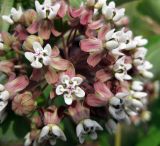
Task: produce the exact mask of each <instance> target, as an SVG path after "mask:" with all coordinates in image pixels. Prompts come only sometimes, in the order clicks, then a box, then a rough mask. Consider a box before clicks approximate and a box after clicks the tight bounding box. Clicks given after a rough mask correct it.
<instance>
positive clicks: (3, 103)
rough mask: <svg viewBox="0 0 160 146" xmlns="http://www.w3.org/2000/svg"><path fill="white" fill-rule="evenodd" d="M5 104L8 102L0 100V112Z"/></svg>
mask: <svg viewBox="0 0 160 146" xmlns="http://www.w3.org/2000/svg"><path fill="white" fill-rule="evenodd" d="M7 104H8V101H0V112H2V111H4V110H5V108H6V106H7Z"/></svg>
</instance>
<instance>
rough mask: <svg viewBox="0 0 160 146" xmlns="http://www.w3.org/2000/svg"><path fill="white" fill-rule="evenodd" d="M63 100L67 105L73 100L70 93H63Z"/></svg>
mask: <svg viewBox="0 0 160 146" xmlns="http://www.w3.org/2000/svg"><path fill="white" fill-rule="evenodd" d="M64 101H65V103H66V104H67V105H71V104H72V102H73V97H72V95H69V94H64Z"/></svg>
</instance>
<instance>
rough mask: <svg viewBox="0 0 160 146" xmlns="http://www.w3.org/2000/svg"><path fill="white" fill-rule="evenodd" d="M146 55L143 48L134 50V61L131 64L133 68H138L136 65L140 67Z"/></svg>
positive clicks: (145, 50)
mask: <svg viewBox="0 0 160 146" xmlns="http://www.w3.org/2000/svg"><path fill="white" fill-rule="evenodd" d="M146 54H147V49H146V48H144V47H139V48H137V49H136V52H135V53H134V56H133V57H134V60H133V63H134V65H135V66H138V65H142V64H143V62H144V61H145V57H146Z"/></svg>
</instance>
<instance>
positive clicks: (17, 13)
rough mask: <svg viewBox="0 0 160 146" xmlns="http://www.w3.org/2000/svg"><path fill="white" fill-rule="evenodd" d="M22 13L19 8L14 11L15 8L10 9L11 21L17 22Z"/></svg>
mask: <svg viewBox="0 0 160 146" xmlns="http://www.w3.org/2000/svg"><path fill="white" fill-rule="evenodd" d="M22 14H23V12H22V8H21V7H19V9H18V10H16V9H15V8H12V9H11V15H12V19H13V20H14V21H15V22H17V21H18V20H19V19H20V18H21V16H22Z"/></svg>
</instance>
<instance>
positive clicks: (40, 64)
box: [31, 60, 42, 68]
mask: <svg viewBox="0 0 160 146" xmlns="http://www.w3.org/2000/svg"><path fill="white" fill-rule="evenodd" d="M31 66H32V67H33V68H42V63H41V62H39V61H38V60H36V61H34V62H32V63H31Z"/></svg>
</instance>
